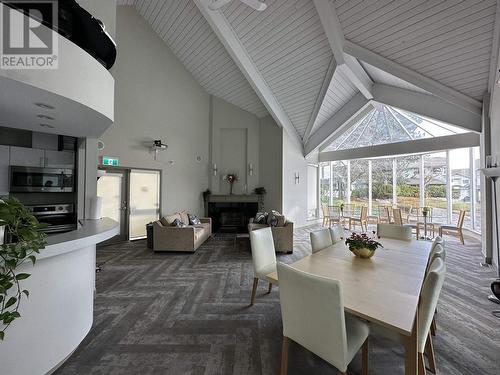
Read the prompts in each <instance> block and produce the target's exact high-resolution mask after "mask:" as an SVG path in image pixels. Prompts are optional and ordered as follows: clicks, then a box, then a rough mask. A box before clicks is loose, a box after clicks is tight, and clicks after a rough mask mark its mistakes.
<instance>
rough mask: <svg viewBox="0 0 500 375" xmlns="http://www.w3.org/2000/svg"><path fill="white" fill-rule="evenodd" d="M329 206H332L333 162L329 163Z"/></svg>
mask: <svg viewBox="0 0 500 375" xmlns="http://www.w3.org/2000/svg"><path fill="white" fill-rule="evenodd" d="M329 201H330V206H333V161H331V162H330V200H329Z"/></svg>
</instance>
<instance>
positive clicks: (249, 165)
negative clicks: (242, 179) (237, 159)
mask: <svg viewBox="0 0 500 375" xmlns="http://www.w3.org/2000/svg"><path fill="white" fill-rule="evenodd" d="M248 175H249V176H253V164H252V163H250V164H248Z"/></svg>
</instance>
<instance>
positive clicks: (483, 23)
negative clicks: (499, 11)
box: [332, 0, 496, 100]
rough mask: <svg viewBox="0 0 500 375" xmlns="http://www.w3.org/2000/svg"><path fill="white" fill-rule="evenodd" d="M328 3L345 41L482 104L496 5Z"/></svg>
mask: <svg viewBox="0 0 500 375" xmlns="http://www.w3.org/2000/svg"><path fill="white" fill-rule="evenodd" d="M332 2H333V4H334V5H335V8H336V10H337V14H338V17H339V19H340V23H341V25H342V29H343V31H344V34H345V38H346V39H347V40H349V41H351V42H353V43H356V44H358V45H360V46H362V47H365V48H367V49H369V50H371V51H373V52H376V53H377V54H379V55H381V56H384V57H386V58H388V59H390V60H392V61H395V62H397V63H399V64H401V65H404V66H406V67H407V68H410V69H412V70H414V71H416V72H419V73H421V74H423V75H425V76H427V77H429V78H432V79H434V80H436V81H438V82H440V83H442V84H444V85H446V86H448V87H451V88H453V89H455V90H457V91H460V92H462V93H463V94H466V95H468V96H470V97H472V98H475V99H478V100H481V99H482V96H483V94H484V92H485V90H486V88H487V86H488V76H489V70H490V59H491V50H492V43H493V30H494V26H495V14H496V0H465V1H459V0H446V1H441V0H439V1H428V0H412V1H401V0H399V1H398V0H395V1H390V0H379V1H363V0H348V1H346V0H332Z"/></svg>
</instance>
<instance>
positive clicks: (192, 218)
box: [188, 214, 201, 225]
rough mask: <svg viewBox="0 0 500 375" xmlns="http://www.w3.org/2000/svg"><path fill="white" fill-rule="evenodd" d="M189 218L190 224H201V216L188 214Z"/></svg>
mask: <svg viewBox="0 0 500 375" xmlns="http://www.w3.org/2000/svg"><path fill="white" fill-rule="evenodd" d="M188 218H189V225H200V224H201V221H200V219H199V217H198V216H196V215H191V214H188Z"/></svg>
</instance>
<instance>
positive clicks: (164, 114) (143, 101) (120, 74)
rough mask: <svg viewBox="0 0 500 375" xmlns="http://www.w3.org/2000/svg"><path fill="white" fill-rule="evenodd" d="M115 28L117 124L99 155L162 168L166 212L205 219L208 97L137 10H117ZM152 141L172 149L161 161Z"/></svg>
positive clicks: (162, 153)
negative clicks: (186, 212) (184, 213)
mask: <svg viewBox="0 0 500 375" xmlns="http://www.w3.org/2000/svg"><path fill="white" fill-rule="evenodd" d="M116 27H117V29H116V31H117V32H116V34H117V44H118V59H117V62H116V65H115V67H114V76H115V80H116V98H115V124H114V125H113V126H111V128H109V129H108V130H107V131H106V132H105V134H104V135H103V136H102V137H101V139H102V140H103V141H104V143H105V145H106V147H105V149H104V150H103V151H102V152H101V155H102V154H104V155H107V156H117V157H119V158H120V165H122V166H127V167H135V168H151V169H160V170H162V204H163V207H162V208H163V210H162V211H163V212H162V213H163V214H168V213H170V212H173V211H176V210H179V209H187V210H188V211H191V212H194V213H196V214H198V215H201V214H203V202H202V197H201V192H202V191H204V190H205V189H206V188H207V187H208V181H209V178H208V170H209V168H208V145H209V142H208V140H209V95H208V94H207V93H206V92H205V91H204V90H203V88H202V87H201V86H200V85H199V84H198V83H197V82H196V81H195V80H194V78H193V77H192V76H191V75H190V73H189V72H188V71H187V70H186V69H185V68H184V66H183V65H182V64H181V62H180V61H179V60H178V59H177V58H176V57H175V55H174V54H173V53H172V52H171V51H170V50H169V49H168V48H167V47H166V45H165V44H164V42H163V41H162V40H161V39H160V38H159V37H158V36H157V34H156V33H155V32H154V31H153V30H152V29H151V28H150V26H149V25H148V24H147V23H146V22H145V21H144V19H143V18H142V17H141V16H140V15H139V14H138V13H137V12H136V11H135V9H134V8H133V7H122V6H119V7H118V8H117V24H116ZM154 139H161V140H162V141H163V142H165V143H167V144H168V145H169V147H168V150H167V151H160V152H159V153H158V161H155V160H154V154H153V152H152V151H150V149H148V148H147V146H149V145H151V144H152V141H153V140H154ZM197 156H200V157H201V161H200V162H198V161H197V160H196V157H197ZM170 161H173V164H172V165H171V164H170Z"/></svg>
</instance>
